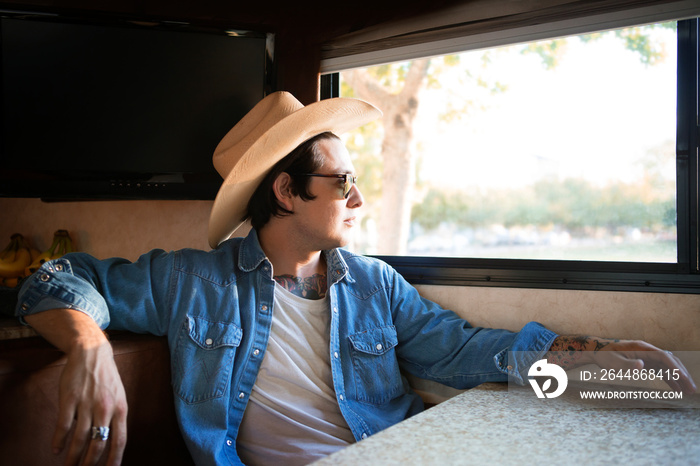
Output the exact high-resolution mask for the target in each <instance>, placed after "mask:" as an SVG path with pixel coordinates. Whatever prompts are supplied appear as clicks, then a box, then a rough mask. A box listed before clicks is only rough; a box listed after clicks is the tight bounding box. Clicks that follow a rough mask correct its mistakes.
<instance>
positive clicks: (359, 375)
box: [348, 325, 403, 405]
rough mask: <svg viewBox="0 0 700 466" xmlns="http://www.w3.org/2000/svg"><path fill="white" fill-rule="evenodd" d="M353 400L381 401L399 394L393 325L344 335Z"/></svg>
mask: <svg viewBox="0 0 700 466" xmlns="http://www.w3.org/2000/svg"><path fill="white" fill-rule="evenodd" d="M348 338H349V339H350V343H351V344H352V348H351V352H352V366H353V372H354V380H355V390H356V393H355V397H356V399H357V401H360V402H364V403H370V404H375V405H379V404H384V403H386V402H387V401H389V400H391V399H393V398H395V397H396V396H398V395H400V394H402V393H403V382H402V378H401V372H400V370H399V362H398V360H397V359H396V352H395V350H394V347H395V346H396V345H398V337H397V335H396V327H394V326H393V325H391V326H387V327H377V328H373V329H371V330H366V331H364V332H360V333H355V334H353V335H350V336H349V337H348Z"/></svg>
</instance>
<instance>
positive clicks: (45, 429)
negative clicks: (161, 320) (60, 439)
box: [0, 333, 193, 466]
mask: <svg viewBox="0 0 700 466" xmlns="http://www.w3.org/2000/svg"><path fill="white" fill-rule="evenodd" d="M110 341H111V343H112V347H113V350H114V358H115V361H116V364H117V368H118V369H119V373H120V375H121V378H122V382H123V383H124V387H125V390H126V397H127V401H128V403H129V415H128V420H127V434H128V440H127V445H126V450H125V452H124V459H123V462H122V464H124V465H126V466H129V465H142V464H143V465H153V464H167V465H192V464H193V462H192V460H191V457H190V455H189V453H188V451H187V448H186V446H185V443H184V441H183V439H182V436H181V434H180V431H179V428H178V425H177V420H176V417H175V409H174V407H173V394H172V389H171V384H170V357H169V351H168V345H167V342H166V340H165V338H163V337H155V336H152V335H137V334H131V333H115V334H110ZM65 363H66V358H65V355H64V354H63V353H62V352H61V351H59V350H57V349H56V348H55V347H53V346H52V345H51V344H49V343H48V342H46V341H45V340H44V339H43V338H40V337H32V338H22V339H15V340H3V341H0V464H7V465H20V464H21V465H37V466H46V465H54V464H55V465H61V464H63V461H64V458H65V453H66V451H64V452H62V453H61V454H59V455H54V454H53V453H52V452H51V439H52V437H53V433H54V429H55V425H56V420H57V415H58V408H57V407H58V385H59V377H60V375H61V372H62V371H63V367H64V365H65ZM66 450H67V448H66ZM105 456H106V455H105ZM105 459H106V458H103V463H104V460H105Z"/></svg>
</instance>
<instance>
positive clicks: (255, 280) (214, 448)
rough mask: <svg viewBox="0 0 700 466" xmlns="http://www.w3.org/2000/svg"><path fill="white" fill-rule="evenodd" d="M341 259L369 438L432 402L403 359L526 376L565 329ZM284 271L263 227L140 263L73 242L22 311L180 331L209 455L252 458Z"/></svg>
mask: <svg viewBox="0 0 700 466" xmlns="http://www.w3.org/2000/svg"><path fill="white" fill-rule="evenodd" d="M324 255H325V259H326V263H327V264H328V272H327V273H328V283H329V298H330V308H331V311H330V312H331V319H330V348H329V351H330V354H331V366H332V367H331V371H332V374H333V384H334V388H335V393H336V399H337V401H338V404H339V405H340V410H341V412H342V414H343V416H344V418H345V420H346V421H347V423H348V425H349V427H350V429H351V430H352V433H353V435H354V436H355V439H356V440H361V439H363V438H366V437H367V436H369V435H372V434H374V433H376V432H379V431H381V430H382V429H385V428H387V427H389V426H391V425H393V424H396V423H398V422H400V421H402V420H404V419H406V418H408V417H409V416H412V415H414V414H416V413H418V412H420V411H421V410H422V409H423V403H422V401H421V399H420V397H419V396H418V395H416V394H415V393H414V392H413V391H412V390H411V388H410V387H409V385H408V382H407V381H406V379H405V377H404V376H403V375H402V371H405V372H408V373H411V374H413V375H416V376H418V377H421V378H425V379H430V380H434V381H437V382H440V383H443V384H446V385H449V386H451V387H456V388H470V387H474V386H476V385H479V384H481V383H484V382H493V381H506V380H508V377H509V376H510V377H512V378H514V379H515V380H516V381H518V382H520V383H522V381H523V373H526V372H527V369H528V368H529V366H530V365H531V364H532V363H533V362H534V361H535V360H537V359H539V357H533V359H532V360H527V361H525V360H523V361H516V363H515V364H513V365H511V366H508V365H507V364H508V361H507V359H508V358H507V352H508V351H527V352H528V353H525V354H527V355H533V354H536V355H537V356H539V355H543V354H544V353H545V352H546V351H547V350H548V349H549V347H550V345H551V343H552V340H554V338H555V337H556V334H555V333H553V332H551V331H549V330H547V329H545V328H544V327H542V326H541V325H540V324H537V323H535V322H531V323H529V324H527V325H525V326H524V327H523V329H522V330H521V331H520V332H517V333H514V332H509V331H506V330H495V329H485V328H478V327H472V326H470V325H469V324H468V323H467V322H466V321H464V320H462V319H461V318H459V317H458V316H457V315H456V314H455V313H453V312H451V311H448V310H445V309H443V308H441V307H440V306H438V305H437V304H435V303H432V302H430V301H428V300H426V299H424V298H422V297H421V296H419V294H418V292H417V291H416V289H415V288H413V287H412V286H411V285H410V284H408V283H407V282H406V281H405V280H404V279H403V278H402V277H401V276H400V275H399V274H398V273H397V272H396V271H395V270H394V269H393V268H391V267H390V266H388V265H387V264H385V263H384V262H381V261H379V260H376V259H372V258H368V257H364V256H359V255H355V254H352V253H350V252H348V251H345V250H343V249H334V250H330V251H324ZM274 287H275V281H274V279H273V276H272V266H271V264H270V262H269V261H268V259H267V258H266V257H265V253H264V252H263V251H262V249H261V248H260V244H259V242H258V238H257V234H256V233H255V231H252V232H251V233H250V234H249V235H248V236H247V237H246V238H245V239H243V238H233V239H230V240H228V241H226V242H224V243H222V244H221V245H220V246H219V247H218V248H217V249H215V250H212V251H209V252H205V251H199V250H192V249H185V250H181V251H175V252H169V253H166V252H165V251H162V250H154V251H151V252H149V253H147V254H144V255H143V256H141V257H140V258H139V259H138V260H137V261H136V262H133V263H132V262H129V261H127V260H124V259H116V258H115V259H108V260H97V259H95V258H93V257H91V256H89V255H87V254H82V253H73V254H69V255H66V256H64V257H63V258H60V259H57V260H54V261H51V262H47V263H45V264H44V265H43V266H42V267H41V268H40V270H39V271H38V272H36V273H35V274H34V275H33V276H32V277H30V278H29V279H27V280H26V281H25V283H24V285H23V287H22V290H21V292H20V296H19V300H18V305H17V311H16V312H17V315H18V316H20V318H22V317H23V316H26V315H29V314H33V313H36V312H41V311H44V310H48V309H53V308H72V309H76V310H79V311H82V312H85V313H86V314H88V315H90V316H92V317H93V318H94V319H95V321H96V322H97V323H98V324H99V325H100V327H102V328H103V329H104V328H109V329H118V330H130V331H132V332H142V333H152V334H156V335H167V337H168V344H169V348H170V354H171V370H172V384H173V390H174V394H175V409H176V411H177V415H178V420H179V423H180V428H181V431H182V433H183V436H184V438H185V441H186V443H187V445H188V448H189V450H190V453H191V454H192V457H193V459H194V460H195V461H196V463H197V464H198V465H205V464H212V465H213V464H240V460H239V458H238V455H237V454H236V436H237V433H238V429H239V426H240V423H241V419H242V417H243V412H244V410H245V407H246V404H247V402H248V398H249V396H250V393H251V390H252V388H253V384H254V383H255V379H256V376H257V374H258V370H259V369H260V363H261V362H262V359H263V356H264V354H265V349H266V347H267V341H268V337H269V334H270V325H271V317H272V312H273V297H274Z"/></svg>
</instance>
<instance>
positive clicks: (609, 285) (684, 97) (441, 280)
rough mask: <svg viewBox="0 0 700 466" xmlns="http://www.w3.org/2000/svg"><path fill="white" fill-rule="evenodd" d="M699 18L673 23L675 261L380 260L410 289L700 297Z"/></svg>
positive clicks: (328, 79)
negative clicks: (675, 48) (417, 286)
mask: <svg viewBox="0 0 700 466" xmlns="http://www.w3.org/2000/svg"><path fill="white" fill-rule="evenodd" d="M699 23H700V18H693V19H686V20H680V21H678V28H677V38H678V39H677V40H678V65H677V66H678V73H677V76H678V78H677V96H676V102H677V110H676V215H677V252H678V258H677V262H676V263H653V262H604V261H561V260H527V259H484V258H470V257H464V258H454V257H422V256H383V255H377V256H374V257H377V258H379V259H382V260H383V261H385V262H387V263H388V264H389V265H391V266H392V267H394V268H395V269H396V270H397V271H398V272H399V273H401V275H403V276H404V277H405V278H406V279H407V280H408V281H409V282H410V283H412V284H421V285H453V286H495V287H508V288H546V289H569V290H596V291H639V292H658V293H686V294H700V257H699V255H698V254H699V249H700V247H699V245H700V236H699V231H700V229H699V228H698V184H699V183H700V176H699V173H698V140H699V139H700V137H699V134H698V133H699V126H698V106H699V100H700V99H699V95H698V94H699V90H698V86H699V85H700V76H699V73H698V63H699V62H700V46H699V44H698V29H699ZM339 95H340V75H339V73H338V72H335V73H329V74H324V75H322V76H321V98H322V99H324V98H331V97H338V96H339Z"/></svg>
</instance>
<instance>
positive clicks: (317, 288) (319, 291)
mask: <svg viewBox="0 0 700 466" xmlns="http://www.w3.org/2000/svg"><path fill="white" fill-rule="evenodd" d="M274 278H275V281H276V282H277V283H278V284H279V285H280V286H282V287H283V288H284V289H285V290H287V291H289V292H290V293H292V294H295V295H297V296H300V297H302V298H306V299H322V298H323V297H324V296H326V289H327V287H328V284H327V282H326V276H325V275H321V274H320V273H317V274H314V275H313V276H311V277H305V278H300V277H295V276H293V275H277V276H275V277H274Z"/></svg>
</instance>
